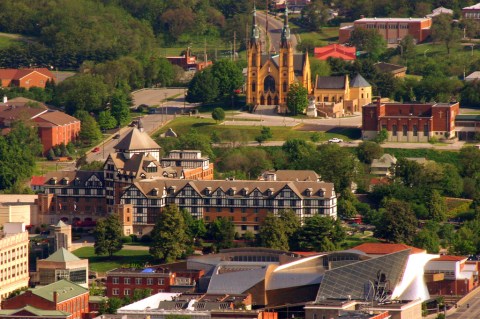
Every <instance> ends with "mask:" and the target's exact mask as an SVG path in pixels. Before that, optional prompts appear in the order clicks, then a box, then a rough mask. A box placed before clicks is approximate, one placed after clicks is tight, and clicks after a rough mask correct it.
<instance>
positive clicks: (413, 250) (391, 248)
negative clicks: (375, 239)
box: [352, 243, 427, 257]
mask: <svg viewBox="0 0 480 319" xmlns="http://www.w3.org/2000/svg"><path fill="white" fill-rule="evenodd" d="M352 249H354V250H360V251H363V252H364V253H365V254H367V255H369V256H372V257H378V256H383V255H387V254H392V253H396V252H399V251H402V250H406V249H410V254H425V253H426V252H427V251H426V250H425V249H421V248H417V247H412V246H408V245H405V244H389V243H364V244H361V245H358V246H355V247H353V248H352Z"/></svg>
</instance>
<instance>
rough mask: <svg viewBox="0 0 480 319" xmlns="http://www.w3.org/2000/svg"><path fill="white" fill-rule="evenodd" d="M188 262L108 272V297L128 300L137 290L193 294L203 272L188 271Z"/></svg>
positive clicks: (118, 269)
mask: <svg viewBox="0 0 480 319" xmlns="http://www.w3.org/2000/svg"><path fill="white" fill-rule="evenodd" d="M186 266H187V263H186V262H178V263H172V264H164V265H156V266H149V267H141V268H117V269H113V270H110V271H108V272H107V281H106V283H105V287H106V289H107V290H106V296H107V297H118V298H126V297H129V296H132V295H133V293H134V290H135V289H151V291H152V294H156V293H159V292H193V291H194V290H195V288H196V283H197V282H198V280H199V279H200V277H202V276H203V274H204V271H203V270H190V269H187V267H186Z"/></svg>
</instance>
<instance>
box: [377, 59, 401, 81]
mask: <svg viewBox="0 0 480 319" xmlns="http://www.w3.org/2000/svg"><path fill="white" fill-rule="evenodd" d="M373 66H374V67H375V69H376V70H377V72H380V73H390V74H391V75H393V77H395V78H404V77H405V75H406V74H407V67H406V66H402V65H397V64H392V63H386V62H377V63H375V64H374V65H373Z"/></svg>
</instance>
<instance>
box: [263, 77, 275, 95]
mask: <svg viewBox="0 0 480 319" xmlns="http://www.w3.org/2000/svg"><path fill="white" fill-rule="evenodd" d="M263 90H264V91H265V92H268V91H270V92H275V79H274V78H273V76H271V75H269V76H267V77H266V78H265V80H264V81H263Z"/></svg>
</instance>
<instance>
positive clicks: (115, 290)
mask: <svg viewBox="0 0 480 319" xmlns="http://www.w3.org/2000/svg"><path fill="white" fill-rule="evenodd" d="M112 295H114V296H118V288H113V289H112Z"/></svg>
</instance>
